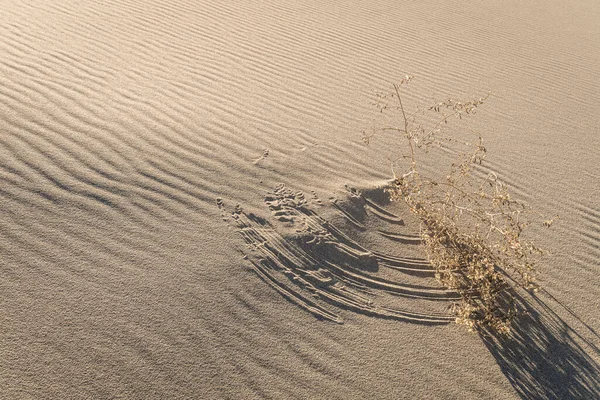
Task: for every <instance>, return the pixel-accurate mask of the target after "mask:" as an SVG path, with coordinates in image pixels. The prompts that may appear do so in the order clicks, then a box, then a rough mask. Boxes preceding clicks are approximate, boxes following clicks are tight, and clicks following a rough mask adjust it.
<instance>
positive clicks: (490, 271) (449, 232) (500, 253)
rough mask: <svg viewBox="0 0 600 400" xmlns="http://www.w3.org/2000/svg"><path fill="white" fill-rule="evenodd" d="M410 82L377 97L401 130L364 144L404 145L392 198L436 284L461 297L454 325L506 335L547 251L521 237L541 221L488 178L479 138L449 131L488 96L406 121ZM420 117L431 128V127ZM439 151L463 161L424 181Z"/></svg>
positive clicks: (447, 103) (426, 111) (414, 115)
mask: <svg viewBox="0 0 600 400" xmlns="http://www.w3.org/2000/svg"><path fill="white" fill-rule="evenodd" d="M411 79H412V78H411V77H409V76H407V77H405V78H404V79H402V81H401V82H400V83H399V84H394V86H393V87H394V91H393V92H391V93H388V94H378V97H377V102H376V103H375V104H376V105H377V107H378V108H379V109H380V111H381V112H384V111H388V110H395V111H397V112H398V114H399V115H400V122H401V125H400V126H389V127H383V128H380V129H377V130H375V131H373V132H371V133H370V134H367V133H365V135H364V141H365V142H366V143H367V144H368V143H369V140H370V139H372V138H373V137H374V136H375V135H376V134H378V133H384V132H395V133H397V134H399V135H400V137H401V138H402V143H404V145H405V146H404V147H402V146H401V147H400V149H401V151H403V154H402V155H401V156H400V157H399V158H398V159H397V160H395V161H393V162H392V172H393V183H392V185H391V189H390V193H391V197H392V199H394V200H401V201H404V202H405V203H406V204H407V205H408V207H409V208H410V210H411V211H412V212H413V213H414V214H415V215H417V216H418V217H419V219H420V221H421V236H422V239H423V244H424V246H425V249H426V252H427V255H428V258H429V261H430V262H431V264H432V266H433V268H435V271H436V278H437V279H438V280H439V281H440V282H441V283H442V284H443V285H445V286H446V287H447V288H449V289H453V290H456V291H457V292H458V293H459V294H460V296H461V301H460V302H458V303H456V304H455V305H454V307H453V311H454V313H455V314H456V322H457V323H459V324H464V325H466V326H467V327H468V328H469V329H470V330H476V331H484V330H488V329H491V330H493V331H496V332H500V333H509V332H510V327H511V325H512V323H514V321H515V317H516V316H518V315H519V313H520V312H521V310H519V309H518V306H517V302H516V301H515V299H514V293H515V290H528V291H535V290H537V285H536V283H535V282H534V277H535V273H536V269H535V261H536V260H537V256H538V255H540V254H542V251H541V250H540V249H539V248H537V247H536V246H535V245H533V244H532V243H531V242H529V241H527V240H525V239H524V238H523V232H524V230H525V229H526V228H527V226H528V225H529V224H530V223H531V222H532V221H533V220H534V219H535V218H533V217H537V216H536V214H535V213H533V212H532V210H531V209H530V208H529V207H528V206H527V204H525V203H524V202H521V201H518V200H515V199H513V198H512V197H511V195H510V194H509V192H508V190H507V187H506V186H505V185H504V184H503V183H502V182H500V181H499V180H498V177H497V176H496V175H495V174H494V173H487V174H486V173H485V172H484V169H483V168H481V167H480V165H481V164H482V162H483V160H484V158H485V155H486V149H485V147H484V145H483V139H482V138H481V136H480V135H477V136H476V138H477V140H476V141H474V142H466V141H461V140H459V139H458V138H457V137H456V136H452V135H449V134H448V130H447V129H445V128H446V126H447V124H448V123H449V122H450V120H452V119H462V118H463V117H465V116H467V115H471V114H473V113H475V112H476V109H477V108H478V107H479V106H481V105H482V104H483V103H484V102H485V101H486V100H487V97H488V96H485V97H483V98H479V99H475V100H471V101H463V102H460V101H454V100H447V101H443V102H439V103H436V104H434V105H433V106H431V107H428V108H426V109H417V110H416V111H415V112H413V113H411V114H407V111H406V110H405V107H404V105H403V103H402V100H403V99H402V97H401V95H400V91H401V90H402V89H404V87H405V86H406V85H407V84H408V83H409V82H410V81H411ZM429 114H433V115H434V116H436V117H437V118H436V119H432V118H429V117H431V115H429ZM417 117H423V119H427V120H430V121H434V122H432V123H431V127H430V128H426V127H425V126H424V124H422V123H419V122H418V120H417ZM434 147H445V148H449V147H450V148H451V149H452V150H453V151H456V152H457V154H460V155H459V156H458V158H457V159H456V161H455V162H454V163H452V165H451V166H450V169H449V171H448V173H447V174H445V176H443V177H442V178H435V179H434V178H431V177H427V176H425V175H424V174H423V173H422V171H421V169H422V168H420V167H421V164H420V161H421V156H422V155H423V154H424V153H427V152H428V151H429V150H430V149H432V148H434ZM551 223H552V221H551V220H550V221H546V222H545V223H544V224H545V225H547V226H549V225H550V224H551Z"/></svg>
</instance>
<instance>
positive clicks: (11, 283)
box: [0, 0, 600, 399]
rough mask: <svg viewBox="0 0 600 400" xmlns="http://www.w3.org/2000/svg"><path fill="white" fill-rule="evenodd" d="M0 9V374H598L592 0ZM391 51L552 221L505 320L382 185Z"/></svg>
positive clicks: (103, 384) (219, 388)
mask: <svg viewBox="0 0 600 400" xmlns="http://www.w3.org/2000/svg"><path fill="white" fill-rule="evenodd" d="M0 5H1V7H0V10H2V11H0V208H1V210H2V211H1V212H0V255H1V257H0V293H1V295H0V317H1V324H0V325H1V326H2V328H0V388H1V390H0V398H6V399H29V398H30V399H40V398H56V399H71V398H72V399H76V398H97V399H104V398H123V399H137V398H139V399H154V398H165V399H180V398H181V399H184V398H202V399H212V398H215V399H216V398H244V399H246V398H281V399H284V398H285V399H288V398H328V399H329V398H345V399H347V398H357V399H359V398H381V399H384V398H385V399H388V398H389V399H398V398H440V399H441V398H461V399H462V398H472V399H476V398H501V399H509V398H543V399H546V398H560V399H568V398H581V399H591V398H598V397H600V367H599V364H598V363H599V362H600V352H599V346H600V337H599V336H598V330H599V329H600V319H599V314H598V310H599V309H600V290H599V289H598V287H599V284H600V279H598V276H597V275H596V274H598V272H599V268H600V262H599V261H600V246H599V245H598V243H600V201H599V200H598V195H597V194H598V190H599V189H600V169H599V168H598V163H599V160H600V159H599V157H598V154H600V124H599V119H598V112H597V104H598V102H599V100H600V85H599V83H598V79H597V71H599V70H600V52H598V44H599V43H600V29H599V26H598V23H597V22H598V21H597V19H598V15H600V9H599V3H598V2H596V1H591V0H590V1H561V2H559V1H554V0H551V1H537V0H534V1H530V2H527V4H524V3H523V2H497V1H486V2H480V3H473V2H465V1H461V0H452V1H450V2H436V1H418V2H417V1H400V2H397V1H396V2H394V1H389V0H381V1H379V0H377V1H370V2H357V1H345V2H333V1H325V2H314V1H313V2H285V1H277V0H273V1H267V2H252V1H245V0H244V1H236V2H233V3H229V2H222V1H221V2H219V1H208V0H202V1H167V2H159V1H152V0H147V1H142V0H114V1H103V2H81V1H73V0H60V1H52V2H46V1H40V0H23V1H16V2H15V1H13V2H7V1H5V2H3V3H2V4H0ZM404 74H412V75H415V76H416V78H415V81H414V84H412V83H411V90H410V91H409V92H407V94H406V96H407V97H406V100H407V102H409V103H410V104H411V105H413V106H414V105H416V104H421V105H428V104H430V103H431V102H432V101H433V99H434V98H435V99H444V98H446V97H448V96H455V97H471V96H474V95H477V96H479V95H484V94H485V93H487V92H488V91H491V92H492V95H491V97H490V99H489V100H488V101H487V103H486V104H485V105H484V106H483V107H482V108H481V111H480V112H479V114H478V115H477V116H476V118H474V119H472V120H471V122H470V126H471V127H472V128H474V129H476V130H478V131H480V132H481V133H482V135H483V136H484V138H485V140H486V143H487V147H488V149H489V153H490V154H489V157H488V162H487V163H486V164H484V166H483V167H482V170H481V171H480V173H486V172H490V171H493V172H495V173H496V174H497V175H498V176H499V178H500V179H502V180H503V181H504V182H506V184H507V185H508V187H509V188H510V189H511V191H512V193H513V194H514V196H517V197H519V198H520V199H523V200H526V201H528V202H530V203H531V204H532V206H533V207H534V208H536V209H538V210H539V211H540V212H541V213H542V214H544V215H549V216H553V215H556V214H558V215H560V217H561V218H560V220H559V222H558V223H557V224H556V226H555V227H554V229H552V230H546V229H545V228H543V227H532V229H531V236H532V238H533V239H535V240H536V241H537V242H538V243H539V244H540V245H541V246H542V247H545V248H547V249H548V250H550V251H551V252H552V254H553V255H552V256H551V257H550V258H548V259H547V263H546V265H544V266H543V267H542V271H541V272H542V275H541V282H540V283H541V285H542V287H543V288H544V290H543V291H542V292H541V293H540V294H539V296H538V297H537V298H531V299H524V300H523V301H525V302H526V303H527V304H528V307H530V309H531V310H532V319H531V321H530V323H527V324H524V325H523V326H521V327H519V328H518V329H517V331H516V332H515V336H516V340H515V341H513V342H510V343H509V342H503V341H501V340H493V339H482V338H480V337H479V336H478V335H475V334H470V333H468V332H466V331H465V330H464V329H463V328H461V327H459V326H456V325H455V324H453V323H449V322H451V321H449V320H451V315H450V313H449V311H448V307H449V305H450V304H451V301H452V299H453V298H454V297H455V294H453V293H450V292H446V291H444V290H443V289H442V288H440V287H439V286H438V285H437V283H436V281H435V279H434V278H433V276H432V273H431V271H430V270H429V268H428V266H427V263H426V261H425V260H424V258H423V257H424V255H423V253H422V251H421V250H420V248H419V246H418V244H419V240H418V236H416V234H417V233H418V227H417V225H416V223H415V221H414V220H411V217H410V215H408V214H407V213H406V210H402V208H401V207H399V206H397V205H395V204H389V203H386V202H385V201H382V198H381V193H382V192H381V185H382V182H385V181H386V180H387V179H389V178H390V172H389V171H390V170H389V166H388V162H387V160H386V157H395V156H396V155H397V153H396V151H395V149H396V145H397V140H396V138H394V137H392V136H388V137H379V138H377V139H376V140H374V141H373V142H372V143H371V144H370V145H369V146H365V145H364V144H363V143H362V140H361V135H362V131H363V130H369V129H371V128H373V127H375V126H377V124H379V123H381V119H380V117H379V116H378V111H377V109H376V108H374V107H373V106H372V105H371V104H370V103H371V102H372V101H373V99H374V93H375V92H376V91H381V90H387V89H388V88H389V87H390V84H391V83H392V82H395V81H397V80H398V78H399V77H400V76H403V75H404ZM436 157H438V158H436V160H437V161H434V162H433V163H431V164H430V165H427V166H426V167H425V168H426V169H427V170H428V171H436V170H439V169H440V168H441V167H443V166H444V165H447V161H448V160H451V158H452V157H453V154H452V152H451V151H450V150H442V151H440V152H439V154H437V155H436ZM353 188H354V189H353ZM290 222H294V223H293V224H291V223H290Z"/></svg>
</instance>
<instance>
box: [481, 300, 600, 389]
mask: <svg viewBox="0 0 600 400" xmlns="http://www.w3.org/2000/svg"><path fill="white" fill-rule="evenodd" d="M515 298H516V299H517V301H518V302H519V303H520V305H521V306H522V307H524V308H525V309H526V310H527V311H528V315H526V316H523V317H522V319H520V320H519V323H518V324H517V326H516V327H515V328H513V331H512V333H511V336H512V337H502V336H501V335H497V334H496V335H495V334H493V333H491V332H485V333H482V334H481V337H482V339H483V341H484V343H485V345H486V346H487V348H488V350H489V351H490V352H491V353H492V355H493V356H494V357H495V359H496V362H497V363H498V365H499V366H500V368H501V370H502V372H503V373H504V375H505V376H506V377H507V378H508V380H509V381H510V383H511V384H512V386H513V387H514V388H515V390H516V391H517V392H518V393H519V395H520V396H521V398H523V399H561V400H562V399H600V365H599V364H598V363H597V362H596V361H595V360H594V359H593V358H592V357H591V356H590V354H595V355H596V357H595V358H596V359H598V358H600V352H599V350H598V347H597V346H596V345H595V344H593V343H591V342H590V341H588V340H586V339H585V338H584V337H583V336H581V335H580V334H578V333H577V332H576V331H575V330H573V329H572V328H571V327H570V326H569V325H568V324H567V323H566V322H565V321H564V320H563V319H562V318H561V317H560V316H559V315H558V314H557V313H556V312H555V311H553V310H552V309H551V308H550V307H548V305H547V304H546V303H544V302H543V301H542V300H541V299H539V298H537V297H531V299H530V301H527V302H526V301H525V300H524V299H523V297H520V296H517V295H515Z"/></svg>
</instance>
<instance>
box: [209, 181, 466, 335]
mask: <svg viewBox="0 0 600 400" xmlns="http://www.w3.org/2000/svg"><path fill="white" fill-rule="evenodd" d="M265 202H266V204H267V206H268V207H269V209H270V211H271V216H272V218H273V219H274V220H276V221H278V222H276V223H275V224H271V223H270V222H269V221H267V220H265V219H263V218H261V217H258V216H256V215H254V214H247V213H245V212H243V211H242V209H241V208H240V207H237V208H236V209H235V210H234V211H233V212H232V213H231V218H232V220H233V221H234V223H235V225H236V226H237V228H238V232H239V233H240V235H241V236H242V237H243V238H244V241H245V242H246V244H247V246H248V247H249V248H250V249H251V250H252V254H249V255H248V258H249V260H250V261H251V263H252V265H253V269H254V271H255V272H256V273H257V275H258V276H259V277H260V278H261V279H262V280H263V281H265V282H266V283H267V284H268V285H269V286H271V287H273V288H274V289H275V290H276V291H278V292H279V293H280V294H281V295H283V296H284V297H285V298H286V299H288V300H289V301H290V302H292V303H294V304H296V305H298V306H299V307H301V308H303V309H304V310H306V311H308V312H310V313H312V314H313V315H315V316H317V317H319V318H321V319H325V320H329V321H333V322H337V323H342V322H343V320H342V318H341V317H340V316H339V315H338V314H337V313H336V312H335V311H334V310H330V309H329V308H327V307H326V304H329V305H333V306H335V307H337V308H339V309H344V310H350V311H354V312H357V313H361V314H366V315H370V316H374V317H379V318H388V319H396V320H401V321H407V322H413V323H421V324H444V323H448V322H450V321H452V320H453V317H452V316H450V315H448V314H442V313H432V312H419V311H411V310H408V309H405V308H402V307H396V306H394V307H388V306H384V305H382V304H379V303H378V302H377V301H376V300H377V298H378V297H381V296H382V295H388V296H392V297H401V298H404V299H408V301H410V299H421V300H428V301H444V302H449V301H452V300H457V299H458V295H457V294H456V293H454V292H449V291H447V290H444V289H441V288H438V287H435V286H427V285H420V284H412V283H407V282H402V280H393V279H388V278H384V277H380V276H378V271H379V268H380V267H387V268H390V269H394V270H397V271H401V272H402V273H403V274H409V275H413V276H425V277H429V279H430V280H431V283H432V284H433V285H435V283H434V282H433V280H432V278H431V275H433V273H432V270H431V268H430V267H429V266H428V265H427V263H426V262H424V261H423V260H418V259H412V258H399V257H392V256H386V255H384V254H379V253H376V252H371V251H369V250H367V249H366V248H364V247H362V246H361V245H360V244H359V243H357V242H356V241H354V240H352V239H350V238H349V237H348V236H346V235H345V234H344V233H343V232H341V231H340V230H339V229H337V228H336V227H335V226H334V225H332V224H331V223H330V222H328V221H327V220H325V219H323V218H321V217H320V216H319V215H318V214H317V213H315V212H314V211H313V210H311V208H310V207H309V203H308V201H307V199H306V198H305V197H304V195H303V194H302V193H301V192H293V191H291V190H288V189H287V188H285V186H280V187H278V188H277V189H276V190H275V191H274V192H272V193H270V194H269V195H268V196H267V197H266V199H265ZM217 203H218V205H219V207H220V208H221V209H222V210H223V215H224V216H225V215H226V213H225V209H224V205H223V202H222V201H221V200H219V201H218V202H217ZM321 303H323V304H321Z"/></svg>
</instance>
